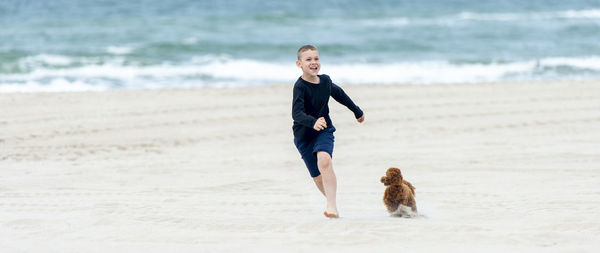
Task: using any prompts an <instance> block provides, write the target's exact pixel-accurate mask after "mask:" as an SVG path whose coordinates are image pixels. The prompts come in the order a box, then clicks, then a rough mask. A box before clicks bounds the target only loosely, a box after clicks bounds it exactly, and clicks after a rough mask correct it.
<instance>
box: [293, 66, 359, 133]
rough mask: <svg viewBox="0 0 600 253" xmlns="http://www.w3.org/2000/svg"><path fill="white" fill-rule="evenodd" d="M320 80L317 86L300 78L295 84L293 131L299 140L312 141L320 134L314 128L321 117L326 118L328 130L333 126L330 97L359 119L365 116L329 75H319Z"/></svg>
mask: <svg viewBox="0 0 600 253" xmlns="http://www.w3.org/2000/svg"><path fill="white" fill-rule="evenodd" d="M319 79H320V82H319V83H318V84H315V83H311V82H308V81H305V80H304V79H302V77H300V78H298V80H297V81H296V83H295V84H294V93H293V100H292V118H293V119H294V125H293V126H292V129H293V130H294V137H295V138H297V139H299V140H303V141H310V140H312V139H313V138H315V137H316V136H317V135H318V134H319V131H317V130H315V129H314V128H313V126H314V125H315V122H316V121H317V119H318V118H320V117H324V118H325V121H326V122H327V127H328V128H330V127H332V126H333V124H332V122H331V118H329V106H328V102H329V97H330V96H331V97H333V99H335V100H336V101H338V102H339V103H340V104H343V105H345V106H346V107H348V109H350V111H352V112H353V113H354V116H355V117H356V118H357V119H358V118H360V117H362V115H363V111H362V110H361V109H360V108H359V107H358V106H357V105H355V104H354V102H352V99H350V97H348V95H346V93H345V92H344V90H343V89H342V88H340V87H339V86H337V85H335V84H334V83H333V82H332V81H331V78H329V76H328V75H319ZM321 131H322V130H321Z"/></svg>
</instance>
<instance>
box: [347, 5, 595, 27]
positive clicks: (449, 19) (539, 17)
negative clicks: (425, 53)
mask: <svg viewBox="0 0 600 253" xmlns="http://www.w3.org/2000/svg"><path fill="white" fill-rule="evenodd" d="M554 19H573V20H576V19H587V20H600V9H587V10H564V11H554V12H498V13H493V12H488V13H485V12H470V11H464V12H460V13H457V14H453V15H448V16H438V17H429V18H423V17H418V18H411V17H391V18H381V19H364V20H357V23H359V24H361V25H363V26H370V27H400V26H410V25H417V26H419V25H439V26H444V25H456V24H459V23H464V22H471V21H496V22H514V21H543V20H554Z"/></svg>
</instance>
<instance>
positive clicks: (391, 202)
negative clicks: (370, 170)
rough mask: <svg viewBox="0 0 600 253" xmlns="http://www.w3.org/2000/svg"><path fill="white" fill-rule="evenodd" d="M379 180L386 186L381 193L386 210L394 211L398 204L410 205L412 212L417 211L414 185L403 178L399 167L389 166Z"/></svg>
mask: <svg viewBox="0 0 600 253" xmlns="http://www.w3.org/2000/svg"><path fill="white" fill-rule="evenodd" d="M381 182H382V183H383V185H385V186H387V188H386V189H385V192H384V194H383V203H384V204H385V206H386V207H387V210H388V212H390V213H394V212H395V211H396V210H398V207H399V206H400V205H403V206H407V207H410V208H411V210H412V211H413V212H416V211H417V202H416V201H415V187H414V186H412V184H411V183H409V182H408V181H406V180H404V178H403V177H402V173H401V172H400V169H398V168H389V169H388V170H387V172H386V173H385V176H383V177H381Z"/></svg>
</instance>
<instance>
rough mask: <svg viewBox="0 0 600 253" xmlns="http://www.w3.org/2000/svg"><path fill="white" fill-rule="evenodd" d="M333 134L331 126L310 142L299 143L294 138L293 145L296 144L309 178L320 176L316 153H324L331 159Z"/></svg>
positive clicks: (333, 129) (333, 130)
mask: <svg viewBox="0 0 600 253" xmlns="http://www.w3.org/2000/svg"><path fill="white" fill-rule="evenodd" d="M333 132H335V127H333V126H332V127H329V128H326V129H324V130H321V132H320V133H319V135H317V137H316V138H314V139H313V140H311V141H301V140H298V139H296V138H294V144H296V148H297V149H298V152H300V155H301V156H302V160H304V164H306V167H307V168H308V172H309V173H310V176H311V177H318V176H319V175H321V172H319V167H318V166H317V152H319V151H325V152H327V153H329V155H330V156H331V157H333V141H334V137H333Z"/></svg>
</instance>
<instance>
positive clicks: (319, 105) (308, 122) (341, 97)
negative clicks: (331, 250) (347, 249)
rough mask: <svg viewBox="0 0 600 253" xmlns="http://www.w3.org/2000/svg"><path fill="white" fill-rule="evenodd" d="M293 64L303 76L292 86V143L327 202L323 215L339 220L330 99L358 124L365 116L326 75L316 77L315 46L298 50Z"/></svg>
mask: <svg viewBox="0 0 600 253" xmlns="http://www.w3.org/2000/svg"><path fill="white" fill-rule="evenodd" d="M296 65H297V66H298V67H299V68H300V69H302V76H301V77H299V78H298V80H297V81H296V83H295V84H294V95H293V101H292V118H293V119H294V125H293V127H292V129H293V130H294V144H295V145H296V148H298V151H299V152H300V155H301V156H302V160H304V163H305V164H306V167H307V168H308V171H309V173H310V175H311V177H312V178H313V180H314V181H315V184H316V185H317V188H318V189H319V191H321V193H323V195H324V196H325V198H326V199H327V208H326V209H325V212H324V213H323V214H325V216H326V217H329V218H338V217H339V213H338V210H337V204H336V191H337V179H336V177H335V173H334V172H333V166H332V163H331V157H332V154H333V140H334V136H333V132H335V127H334V126H333V124H332V122H331V119H330V118H329V106H328V105H327V103H328V102H329V97H330V96H331V97H333V98H334V99H335V100H336V101H338V102H339V103H341V104H343V105H345V106H346V107H348V109H350V110H351V111H352V112H353V113H354V116H355V117H356V120H357V121H358V122H359V123H362V122H363V121H364V120H365V116H364V113H363V111H362V110H361V109H360V108H359V107H358V106H356V105H355V104H354V102H352V100H351V99H350V97H348V95H346V93H345V92H344V90H342V88H340V87H339V86H337V85H335V84H334V83H333V82H332V81H331V78H329V76H327V75H319V70H320V69H321V63H320V62H319V52H318V51H317V48H316V47H315V46H312V45H305V46H302V47H300V49H298V60H297V61H296Z"/></svg>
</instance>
